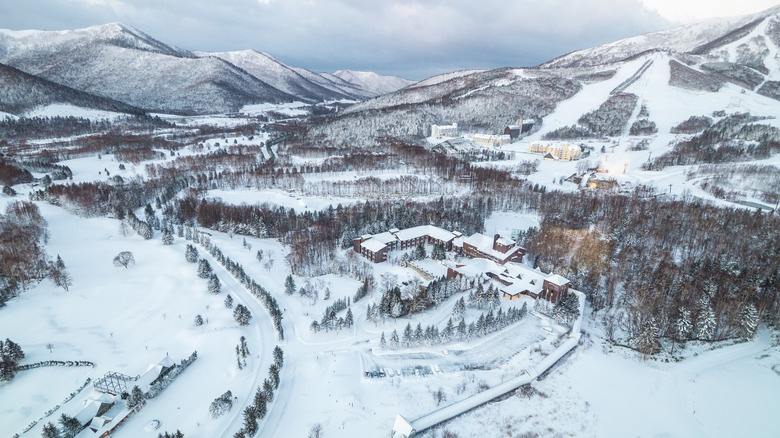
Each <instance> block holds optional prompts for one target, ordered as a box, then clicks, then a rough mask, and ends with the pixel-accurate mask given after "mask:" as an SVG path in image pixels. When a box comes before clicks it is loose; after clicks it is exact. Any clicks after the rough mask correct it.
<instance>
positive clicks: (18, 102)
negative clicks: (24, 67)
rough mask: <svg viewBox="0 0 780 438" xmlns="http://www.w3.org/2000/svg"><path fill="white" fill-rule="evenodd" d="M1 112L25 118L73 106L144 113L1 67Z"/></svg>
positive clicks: (4, 66) (131, 107) (109, 100)
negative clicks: (36, 111) (50, 108)
mask: <svg viewBox="0 0 780 438" xmlns="http://www.w3.org/2000/svg"><path fill="white" fill-rule="evenodd" d="M0 89H2V90H3V96H2V98H0V111H2V112H5V113H10V114H14V115H24V114H25V113H27V112H28V111H31V110H33V109H35V108H38V107H43V106H47V105H54V104H69V105H73V106H76V107H82V108H92V109H99V110H104V111H112V112H118V113H130V114H141V113H142V112H143V111H142V110H140V109H138V108H136V107H133V106H130V105H127V104H124V103H122V102H117V101H115V100H111V99H107V98H104V97H99V96H95V95H92V94H88V93H84V92H82V91H78V90H74V89H73V88H70V87H66V86H64V85H59V84H56V83H54V82H51V81H49V80H46V79H42V78H39V77H36V76H33V75H30V74H27V73H25V72H23V71H21V70H18V69H15V68H13V67H9V66H7V65H3V64H0Z"/></svg>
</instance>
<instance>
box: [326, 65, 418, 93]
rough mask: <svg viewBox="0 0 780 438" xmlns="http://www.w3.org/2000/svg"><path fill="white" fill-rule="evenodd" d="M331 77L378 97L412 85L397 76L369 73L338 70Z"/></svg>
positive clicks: (411, 82)
mask: <svg viewBox="0 0 780 438" xmlns="http://www.w3.org/2000/svg"><path fill="white" fill-rule="evenodd" d="M333 76H335V77H337V78H339V79H342V80H344V81H346V82H348V83H350V84H352V85H355V86H357V87H359V88H361V89H363V90H366V91H367V92H370V93H373V95H374V96H379V95H382V94H386V93H391V92H393V91H396V90H399V89H401V88H404V87H406V86H408V85H411V84H413V83H414V81H410V80H408V79H403V78H399V77H398V76H383V75H380V74H377V73H374V72H370V71H353V70H338V71H336V72H334V73H333Z"/></svg>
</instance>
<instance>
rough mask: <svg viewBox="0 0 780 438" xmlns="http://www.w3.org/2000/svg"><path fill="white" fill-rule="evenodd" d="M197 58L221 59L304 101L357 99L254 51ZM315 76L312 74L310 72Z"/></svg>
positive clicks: (265, 54)
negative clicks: (210, 57)
mask: <svg viewBox="0 0 780 438" xmlns="http://www.w3.org/2000/svg"><path fill="white" fill-rule="evenodd" d="M197 55H198V56H203V57H206V56H212V57H216V58H220V59H223V60H225V61H227V62H229V63H231V64H233V65H235V66H237V67H239V68H241V69H243V70H245V71H246V72H247V73H249V74H251V75H252V76H254V77H256V78H259V79H262V80H264V81H265V82H266V83H268V84H269V85H271V86H273V87H275V88H276V89H278V90H281V91H283V92H285V93H287V94H290V95H293V96H295V97H297V98H298V99H300V100H303V101H306V102H321V101H324V100H338V99H355V98H357V97H359V96H356V95H352V94H348V93H345V92H344V91H343V90H340V89H338V88H336V87H326V86H323V84H321V83H317V82H314V81H312V80H311V79H309V78H307V77H304V76H303V75H302V74H300V73H299V72H298V71H296V70H295V69H293V68H291V67H289V66H287V65H285V64H283V63H281V62H279V61H278V60H276V59H275V58H274V57H273V56H271V55H270V54H268V53H264V52H263V53H261V52H257V51H254V50H241V51H237V52H216V53H206V52H197ZM312 74H313V75H316V73H312Z"/></svg>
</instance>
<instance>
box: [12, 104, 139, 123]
mask: <svg viewBox="0 0 780 438" xmlns="http://www.w3.org/2000/svg"><path fill="white" fill-rule="evenodd" d="M24 116H25V117H80V118H82V119H90V120H102V119H109V120H114V119H118V118H122V117H128V115H127V114H124V113H116V112H112V111H102V110H96V109H92V108H82V107H78V106H75V105H70V104H60V103H58V104H52V105H46V106H43V107H37V108H35V109H32V110H30V111H28V112H26V113H25V114H24Z"/></svg>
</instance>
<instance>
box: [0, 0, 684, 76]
mask: <svg viewBox="0 0 780 438" xmlns="http://www.w3.org/2000/svg"><path fill="white" fill-rule="evenodd" d="M0 10H2V11H3V14H2V16H0V27H1V28H7V29H31V28H32V29H45V30H59V29H72V28H79V27H86V26H90V25H95V24H103V23H107V22H112V21H119V22H123V23H126V24H129V25H131V26H134V27H136V28H138V29H139V30H141V31H143V32H146V33H148V34H150V35H151V36H153V37H155V38H157V39H159V40H161V41H163V42H165V43H168V44H172V45H175V46H178V47H182V48H186V49H191V50H204V51H228V50H240V49H247V48H251V49H255V50H259V51H266V52H269V53H271V54H273V55H274V56H276V57H277V58H278V59H280V60H281V61H283V62H286V63H288V64H291V65H295V66H301V67H306V68H309V69H311V70H315V71H333V70H336V69H353V70H372V71H376V72H379V73H383V74H396V75H400V76H404V77H409V78H412V79H422V78H424V77H427V76H430V75H433V74H437V73H442V72H446V71H452V70H459V69H464V68H496V67H504V66H514V67H522V66H533V65H537V64H539V63H541V62H544V61H548V60H550V59H552V58H554V57H556V56H559V55H562V54H564V53H567V52H570V51H572V50H577V49H581V48H586V47H591V46H594V45H598V44H603V43H607V42H610V41H614V40H616V39H620V38H625V37H629V36H633V35H637V34H641V33H646V32H652V31H656V30H661V29H666V28H669V27H672V26H673V23H670V22H668V21H666V20H665V19H663V18H661V17H660V16H659V15H658V14H657V13H655V12H649V11H647V10H646V9H644V8H643V7H642V3H641V1H640V0H514V1H512V0H510V1H507V0H481V1H474V0H386V1H376V0H326V1H315V0H267V1H259V0H223V1H220V2H215V1H213V0H166V1H164V2H161V1H159V0H59V1H58V0H26V1H16V0H0Z"/></svg>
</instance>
